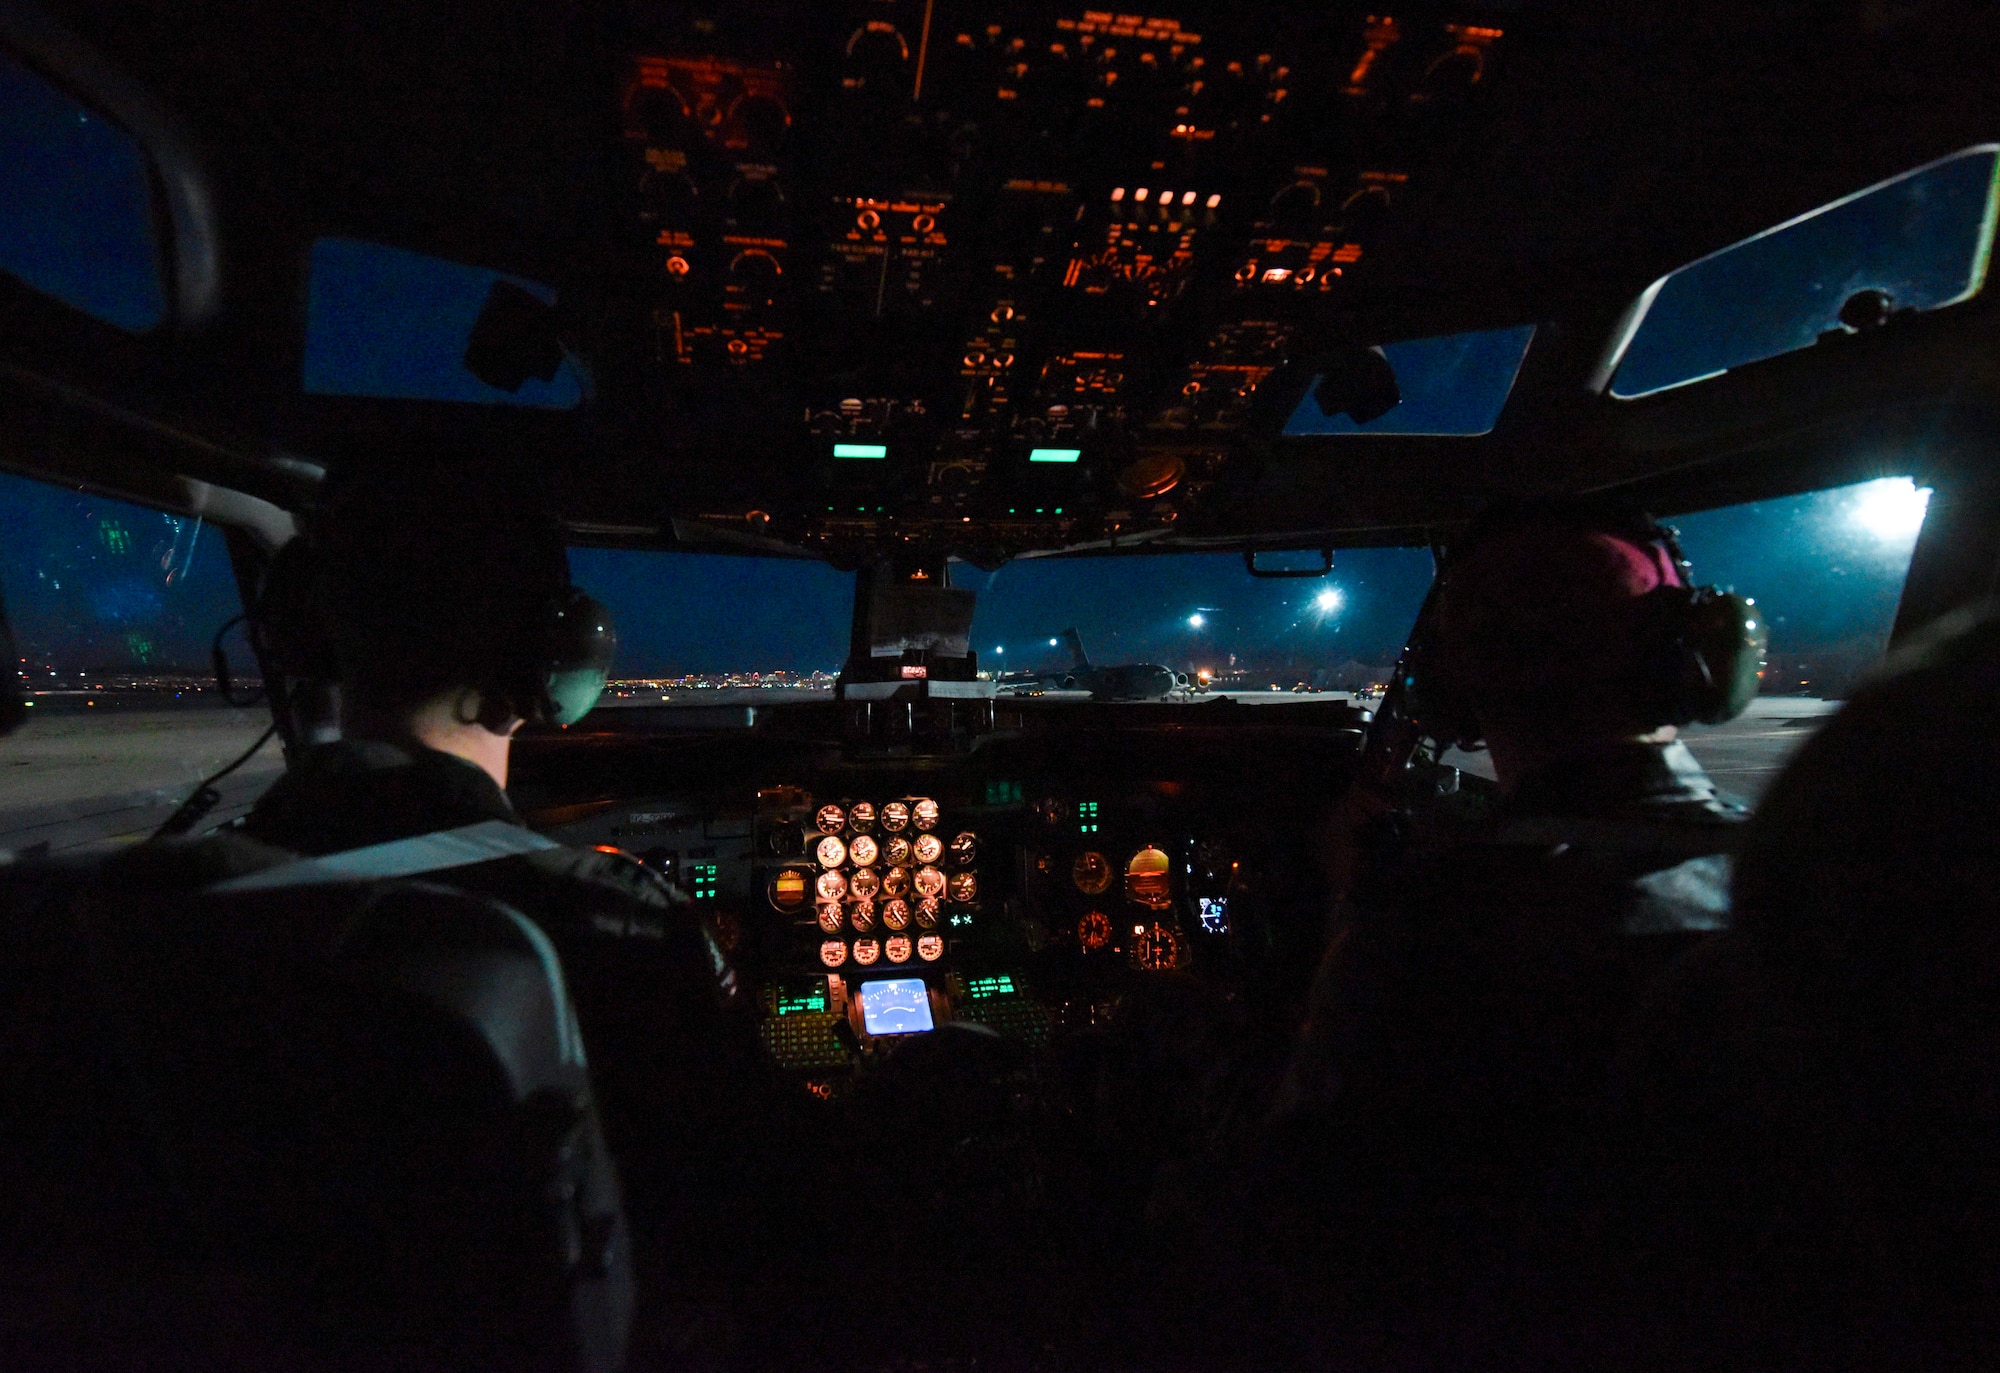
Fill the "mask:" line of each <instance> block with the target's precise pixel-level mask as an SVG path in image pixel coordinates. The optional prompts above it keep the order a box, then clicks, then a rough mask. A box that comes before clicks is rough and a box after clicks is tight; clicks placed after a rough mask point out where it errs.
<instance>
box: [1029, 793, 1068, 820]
mask: <svg viewBox="0 0 2000 1373" xmlns="http://www.w3.org/2000/svg"><path fill="white" fill-rule="evenodd" d="M1035 816H1036V818H1037V819H1039V820H1040V821H1041V822H1042V823H1043V824H1044V825H1060V824H1062V823H1064V822H1065V821H1067V820H1068V819H1069V803H1068V802H1067V801H1064V800H1063V799H1062V798H1061V797H1057V796H1044V797H1043V798H1042V799H1041V800H1039V801H1037V802H1035Z"/></svg>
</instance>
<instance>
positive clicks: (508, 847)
mask: <svg viewBox="0 0 2000 1373" xmlns="http://www.w3.org/2000/svg"><path fill="white" fill-rule="evenodd" d="M561 847H562V845H560V844H558V843H556V842H555V841H554V840H553V839H544V838H543V837H542V836H541V835H539V834H536V833H535V832H534V831H533V830H531V829H528V828H527V827H526V826H523V825H515V824H510V823H508V822H507V821H505V820H482V821H480V822H479V823H478V824H476V825H466V826H464V827H463V828H461V829H455V830H438V831H436V832H434V833H431V834H419V835H415V836H413V837H411V838H409V839H392V840H390V841H389V842H388V843H386V844H370V845H368V846H367V847H366V848H359V849H349V850H347V851H346V852H345V853H329V854H323V855H321V856H319V857H317V858H299V859H295V860H294V861H292V862H289V863H279V864H276V865H274V866H272V867H268V868H263V869H260V870H259V871H257V872H253V873H246V874H245V875H243V876H242V877H232V878H229V879H228V880H227V881H223V882H217V883H215V884H214V885H212V886H211V887H209V888H208V890H209V891H211V892H218V893H221V892H253V891H275V890H278V889H281V888H285V887H321V886H330V885H334V884H337V883H346V882H379V881H383V880H385V879H388V878H395V877H418V876H421V875H422V874H424V873H429V872H443V871H444V870H446V869H447V868H465V867H470V866H472V865H473V864H475V863H490V862H492V861H493V860H494V859H496V858H516V857H519V856H520V855H522V854H525V853H540V852H542V851H543V850H545V849H556V848H561Z"/></svg>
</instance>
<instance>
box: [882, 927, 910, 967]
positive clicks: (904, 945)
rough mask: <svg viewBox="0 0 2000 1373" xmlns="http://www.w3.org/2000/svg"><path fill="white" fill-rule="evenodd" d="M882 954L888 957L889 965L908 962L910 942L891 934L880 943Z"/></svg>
mask: <svg viewBox="0 0 2000 1373" xmlns="http://www.w3.org/2000/svg"><path fill="white" fill-rule="evenodd" d="M882 952H884V953H886V954H888V955H889V961H890V962H891V963H907V962H909V961H910V941H909V940H908V939H907V938H905V937H904V936H902V935H900V934H892V935H890V936H889V937H888V939H886V940H884V941H883V943H882Z"/></svg>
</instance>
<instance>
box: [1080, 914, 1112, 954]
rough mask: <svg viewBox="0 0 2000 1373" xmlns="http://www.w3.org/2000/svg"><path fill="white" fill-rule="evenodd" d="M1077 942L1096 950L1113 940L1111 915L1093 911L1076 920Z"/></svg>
mask: <svg viewBox="0 0 2000 1373" xmlns="http://www.w3.org/2000/svg"><path fill="white" fill-rule="evenodd" d="M1076 942H1077V943H1079V944H1081V945H1083V947H1084V948H1086V949H1089V950H1091V951H1093V952H1095V951H1096V950H1098V949H1101V948H1103V947H1104V946H1105V945H1106V944H1109V943H1110V942H1111V917H1110V916H1108V915H1106V914H1105V913H1104V912H1103V911H1092V912H1091V913H1090V914H1088V915H1086V916H1084V917H1083V919H1081V920H1079V921H1077V922H1076Z"/></svg>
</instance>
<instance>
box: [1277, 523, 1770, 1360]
mask: <svg viewBox="0 0 2000 1373" xmlns="http://www.w3.org/2000/svg"><path fill="white" fill-rule="evenodd" d="M1762 653H1763V645H1762V628H1761V621H1760V620H1759V619H1758V618H1757V616H1756V612H1755V611H1754V609H1752V608H1750V606H1749V605H1748V603H1747V602H1744V601H1743V600H1742V599H1741V598H1738V597H1735V596H1731V595H1725V594H1722V593H1717V592H1714V591H1713V590H1712V589H1710V588H1699V589H1697V588H1693V587H1691V586H1689V584H1688V579H1687V565H1686V563H1685V562H1684V560H1683V559H1682V558H1681V557H1680V554H1679V550H1678V548H1677V546H1676V544H1675V542H1674V539H1673V536H1672V534H1671V532H1670V531H1667V530H1665V529H1663V528H1661V527H1660V526H1658V525H1655V524H1654V523H1653V522H1652V521H1650V520H1647V519H1644V518H1642V517H1638V516H1636V515H1629V514H1625V513H1622V512H1618V511H1614V510H1609V509H1602V508H1596V507H1592V506H1590V505H1585V504H1569V503H1543V504H1537V505H1532V506H1518V507H1513V508H1504V509H1497V510H1495V511H1493V512H1491V513H1489V515H1488V516H1486V517H1485V518H1483V519H1482V520H1480V521H1477V522H1475V524H1474V526H1473V527H1472V528H1471V529H1470V530H1468V532H1467V534H1466V535H1465V536H1464V537H1463V538H1462V539H1461V540H1460V542H1459V544H1458V545H1457V547H1456V548H1455V549H1454V550H1453V553H1452V555H1451V556H1450V557H1449V558H1447V559H1446V560H1445V561H1444V562H1443V564H1442V567H1441V569H1440V574H1439V579H1438V582H1437V584H1436V586H1435V587H1434V589H1433V593H1432V596H1431V599H1430V600H1429V601H1428V602H1427V603H1426V606H1425V608H1424V611H1423V613H1422V614H1421V615H1420V617H1419V623H1418V626H1417V628H1416V630H1415V631H1414V633H1413V635H1412V640H1411V648H1410V650H1409V651H1408V652H1407V653H1406V656H1405V662H1404V665H1403V668H1402V669H1401V673H1400V676H1401V680H1400V681H1399V683H1398V685H1399V687H1401V688H1402V689H1403V690H1402V695H1403V698H1404V701H1405V703H1406V705H1405V708H1406V709H1407V711H1408V713H1409V715H1410V717H1411V718H1412V719H1413V720H1414V721H1415V723H1416V725H1417V727H1418V728H1419V729H1420V731H1421V732H1422V733H1423V734H1425V735H1427V736H1429V737H1431V738H1434V739H1437V740H1440V741H1442V742H1447V743H1449V742H1457V743H1459V744H1462V745H1471V744H1473V743H1475V742H1476V741H1480V740H1483V741H1484V743H1485V745H1486V748H1487V749H1488V751H1489V753H1490V756H1491V759H1492V764H1493V771H1494V774H1495V777H1496V781H1497V788H1496V794H1495V795H1494V796H1493V797H1492V799H1491V804H1490V809H1489V810H1487V811H1486V812H1485V813H1484V814H1481V813H1480V812H1479V811H1478V809H1477V808H1475V807H1473V806H1472V805H1470V804H1469V803H1468V798H1466V797H1456V798H1447V799H1445V800H1441V801H1440V802H1438V803H1437V804H1435V805H1433V806H1432V807H1430V808H1429V809H1428V810H1420V811H1419V812H1418V813H1417V814H1415V815H1414V816H1411V817H1407V818H1406V820H1405V821H1404V822H1403V823H1401V824H1399V825H1396V826H1384V827H1382V829H1383V831H1384V833H1386V834H1388V835H1391V836H1392V839H1391V840H1384V841H1382V842H1378V843H1377V844H1376V846H1375V847H1374V848H1373V849H1372V850H1371V851H1370V856H1369V858H1368V859H1367V860H1366V861H1364V862H1363V863H1362V865H1361V870H1360V872H1359V875H1358V876H1357V878H1356V880H1355V882H1354V885H1353V887H1352V888H1351V890H1350V892H1349V894H1348V896H1347V898H1346V900H1345V901H1344V902H1343V903H1342V905H1341V907H1340V908H1339V909H1338V910H1337V911H1336V914H1335V919H1334V925H1333V934H1332V938H1331V940H1330V943H1329V946H1328V951H1327V953H1326V955H1325V958H1324V961H1323V964H1322V966H1321V967H1320V969H1319V973H1318V976H1317V979H1316V981H1315V984H1314V987H1313V990H1312V993H1311V997H1310V1001H1309V1007H1308V1013H1307V1019H1306V1022H1305V1024H1304V1026H1303V1028H1302V1031H1301V1034H1300V1038H1299V1040H1298V1042H1297V1045H1296V1048H1295V1051H1294V1056H1293V1059H1292V1061H1291V1063H1290V1064H1289V1066H1288V1068H1287V1069H1286V1072H1285V1075H1284V1078H1283V1080H1282V1081H1281V1082H1280V1084H1279V1086H1278V1088H1277V1090H1276V1092H1275V1094H1274V1099H1273V1100H1274V1114H1273V1123H1272V1127H1271V1131H1270V1133H1269V1135H1268V1136H1267V1137H1266V1139H1265V1141H1264V1164H1265V1168H1264V1170H1263V1171H1264V1173H1265V1174H1266V1176H1265V1181H1266V1183H1267V1187H1268V1195H1269V1196H1271V1197H1272V1198H1273V1199H1274V1200H1275V1201H1276V1205H1274V1206H1271V1207H1269V1208H1267V1211H1266V1216H1265V1220H1266V1222H1267V1223H1268V1224H1269V1225H1270V1226H1271V1227H1272V1233H1273V1235H1274V1237H1275V1238H1277V1239H1278V1240H1280V1241H1281V1248H1282V1249H1284V1250H1285V1251H1287V1252H1289V1253H1290V1255H1291V1256H1292V1259H1293V1260H1294V1261H1295V1262H1296V1263H1297V1264H1299V1265H1300V1268H1301V1271H1303V1272H1305V1273H1307V1274H1308V1280H1309V1281H1311V1282H1315V1283H1318V1282H1322V1281H1324V1280H1326V1279H1332V1280H1333V1285H1332V1286H1331V1287H1329V1288H1328V1290H1333V1291H1342V1292H1345V1293H1346V1295H1347V1296H1348V1297H1349V1298H1350V1299H1351V1300H1352V1302H1353V1303H1354V1304H1353V1305H1352V1306H1351V1307H1346V1308H1343V1310H1344V1312H1345V1316H1346V1318H1347V1320H1346V1330H1347V1333H1348V1335H1352V1336H1354V1337H1355V1338H1361V1336H1360V1335H1358V1333H1356V1332H1358V1331H1359V1330H1361V1329H1362V1328H1363V1327H1365V1326H1367V1325H1368V1324H1370V1323H1371V1322H1373V1323H1374V1325H1375V1328H1374V1330H1373V1335H1374V1336H1375V1337H1378V1338H1382V1339H1386V1340H1388V1341H1389V1342H1390V1343H1391V1345H1392V1346H1393V1347H1395V1348H1397V1349H1398V1350H1399V1351H1400V1353H1402V1354H1416V1355H1417V1356H1418V1357H1424V1358H1432V1357H1435V1358H1443V1359H1446V1360H1447V1361H1450V1360H1465V1359H1471V1360H1473V1361H1474V1362H1478V1361H1479V1360H1480V1359H1481V1358H1483V1357H1485V1355H1482V1354H1481V1353H1480V1352H1479V1350H1480V1349H1481V1348H1484V1349H1485V1351H1486V1354H1491V1353H1492V1351H1493V1350H1494V1349H1495V1348H1497V1347H1498V1346H1496V1345H1493V1344H1490V1343H1488V1342H1490V1341H1496V1340H1504V1339H1505V1338H1507V1337H1508V1334H1509V1330H1510V1329H1511V1330H1512V1332H1513V1333H1519V1331H1520V1329H1523V1328H1525V1327H1518V1326H1515V1327H1509V1322H1510V1321H1512V1320H1513V1319H1515V1317H1516V1316H1517V1315H1519V1314H1520V1313H1522V1312H1525V1311H1528V1310H1532V1309H1533V1306H1532V1303H1531V1302H1527V1301H1526V1298H1525V1295H1524V1292H1523V1291H1521V1290H1516V1289H1515V1288H1514V1287H1512V1286H1510V1284H1513V1283H1514V1282H1515V1281H1516V1279H1517V1278H1518V1276H1519V1275H1520V1274H1521V1273H1522V1272H1523V1271H1536V1270H1537V1268H1538V1267H1540V1266H1543V1265H1545V1264H1546V1263H1549V1262H1553V1261H1554V1259H1555V1256H1554V1255H1551V1254H1546V1253H1542V1254H1537V1253H1532V1252H1525V1251H1524V1250H1523V1247H1522V1246H1523V1245H1526V1244H1528V1240H1529V1237H1530V1236H1533V1235H1535V1234H1537V1233H1539V1232H1541V1231H1543V1230H1545V1229H1546V1228H1547V1227H1549V1226H1551V1225H1552V1224H1555V1223H1556V1222H1554V1221H1552V1220H1551V1207H1552V1206H1553V1207H1555V1208H1557V1209H1558V1210H1559V1209H1560V1207H1561V1204H1562V1203H1563V1201H1564V1198H1565V1192H1566V1191H1567V1190H1570V1189H1573V1188H1574V1187H1576V1186H1577V1185H1578V1180H1579V1179H1580V1178H1581V1177H1582V1176H1583V1175H1584V1174H1585V1172H1586V1170H1587V1165H1588V1159H1587V1157H1586V1148H1585V1145H1586V1141H1587V1140H1588V1138H1589V1130H1588V1126H1589V1123H1590V1120H1589V1118H1590V1105H1591V1103H1592V1102H1594V1101H1595V1100H1596V1099H1597V1095H1598V1092H1599V1089H1600V1084H1601V1080H1602V1078H1603V1076H1604V1074H1605V1072H1606V1071H1607V1063H1608V1061H1609V1057H1610V1054H1611V1052H1612V1045H1613V1043H1614V1040H1615V1036H1616V1032H1617V1030H1618V1027H1619V1025H1620V1024H1621V1022H1622V1020H1623V1018H1624V1016H1625V1015H1626V1013H1627V1009H1628V1007H1629V1005H1630V1003H1631V1002H1632V999H1633V997H1634V995H1635V993H1636V991H1637V989H1638V988H1639V987H1640V986H1641V985H1642V983H1643V982H1644V981H1645V980H1646V978H1647V977H1648V976H1649V975H1650V974H1652V973H1653V972H1654V971H1655V970H1657V969H1658V968H1659V967H1661V966H1663V965H1664V964H1665V962H1667V961H1668V960H1669V959H1671V958H1672V957H1674V956H1675V955H1677V954H1678V953H1680V952H1681V951H1682V950H1683V949H1684V948H1685V947H1686V946H1687V945H1688V944H1689V943H1691V942H1693V941H1694V940H1695V939H1696V938H1697V937H1698V936H1699V935H1700V934H1701V933H1702V932H1705V931H1710V930H1715V929H1718V928H1720V927H1721V926H1722V925H1723V923H1724V921H1725V917H1726V912H1727V889H1726V879H1727V870H1726V860H1725V859H1724V857H1723V855H1725V854H1726V853H1727V851H1728V850H1729V848H1730V846H1731V844H1732V842H1733V840H1734V837H1735V833H1736V831H1737V827H1738V822H1739V821H1740V820H1742V819H1743V818H1744V816H1745V812H1744V810H1743V808H1742V807H1741V806H1739V805H1737V804H1736V803H1734V802H1732V801H1730V800H1729V799H1727V798H1725V797H1724V796H1722V795H1721V794H1720V793H1718V791H1717V790H1716V788H1715V786H1714V785H1713V783H1712V782H1710V780H1709V779H1708V777H1707V776H1706V775H1705V774H1704V773H1703V772H1702V770H1701V768H1700V766H1699V765H1698V764H1697V763H1696V762H1695V760H1694V758H1693V756H1692V755H1691V754H1690V753H1689V752H1688V750H1687V748H1686V746H1685V745H1683V744H1682V743H1680V742H1678V741H1677V740H1676V738H1675V729H1676V727H1677V726H1678V725H1680V724H1685V723H1689V722H1692V721H1696V720H1710V721H1717V720H1721V719H1725V718H1728V717H1729V716H1730V715H1732V714H1735V713H1737V712H1740V711H1741V710H1742V709H1743V708H1744V706H1746V705H1747V704H1748V701H1749V698H1750V697H1751V696H1752V695H1753V694H1754V692H1755V688H1756V683H1757V676H1758V672H1759V670H1760V669H1761V667H1762ZM1530 1248H1531V1249H1532V1246H1530ZM1523 1265H1526V1267H1525V1268H1524V1266H1523ZM1529 1285H1530V1286H1534V1284H1529ZM1503 1312H1504V1313H1511V1314H1508V1315H1506V1316H1504V1317H1503V1316H1502V1314H1501V1313H1503ZM1503 1327H1505V1328H1503ZM1344 1337H1345V1336H1344ZM1440 1341H1441V1342H1442V1343H1441V1344H1440V1343H1439V1342H1440ZM1468 1341H1470V1342H1472V1343H1467V1342H1468ZM1412 1342H1414V1345H1415V1346H1418V1347H1420V1348H1417V1349H1413V1348H1412Z"/></svg>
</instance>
